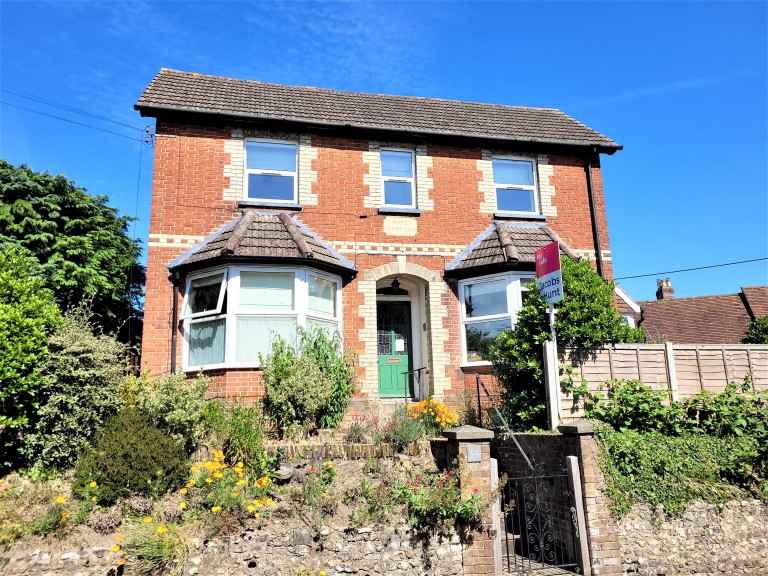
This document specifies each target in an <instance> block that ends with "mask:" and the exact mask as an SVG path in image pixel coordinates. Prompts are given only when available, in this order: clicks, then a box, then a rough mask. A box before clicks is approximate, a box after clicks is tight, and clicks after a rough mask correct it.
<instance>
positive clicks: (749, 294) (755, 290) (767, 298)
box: [741, 286, 768, 318]
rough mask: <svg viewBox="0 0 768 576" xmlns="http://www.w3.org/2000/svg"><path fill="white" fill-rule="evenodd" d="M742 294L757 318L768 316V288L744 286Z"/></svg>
mask: <svg viewBox="0 0 768 576" xmlns="http://www.w3.org/2000/svg"><path fill="white" fill-rule="evenodd" d="M741 292H742V294H744V298H745V300H746V301H747V306H749V309H750V311H751V312H752V315H753V316H754V317H755V318H759V317H760V316H765V315H766V314H768V286H742V287H741Z"/></svg>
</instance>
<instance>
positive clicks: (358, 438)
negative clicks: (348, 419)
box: [344, 420, 371, 444]
mask: <svg viewBox="0 0 768 576" xmlns="http://www.w3.org/2000/svg"><path fill="white" fill-rule="evenodd" d="M370 432H371V427H370V425H369V424H368V422H366V421H365V420H355V421H354V422H352V423H351V424H350V425H349V428H348V429H347V432H346V434H344V441H345V442H347V443H349V444H362V443H364V442H366V441H367V440H368V435H369V434H370Z"/></svg>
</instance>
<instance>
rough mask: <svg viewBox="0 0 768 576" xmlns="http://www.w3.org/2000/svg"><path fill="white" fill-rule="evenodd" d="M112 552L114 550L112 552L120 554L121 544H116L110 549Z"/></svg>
mask: <svg viewBox="0 0 768 576" xmlns="http://www.w3.org/2000/svg"><path fill="white" fill-rule="evenodd" d="M110 550H112V552H120V545H119V544H115V545H114V546H112V547H111V548H110Z"/></svg>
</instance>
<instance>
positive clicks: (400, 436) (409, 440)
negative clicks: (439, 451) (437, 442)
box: [376, 406, 427, 452]
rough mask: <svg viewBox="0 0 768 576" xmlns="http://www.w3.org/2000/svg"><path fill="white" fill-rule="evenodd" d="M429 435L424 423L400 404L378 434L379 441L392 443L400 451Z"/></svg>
mask: <svg viewBox="0 0 768 576" xmlns="http://www.w3.org/2000/svg"><path fill="white" fill-rule="evenodd" d="M426 435H427V432H426V430H425V429H424V424H422V423H421V422H419V421H418V420H414V419H413V418H411V417H410V415H409V414H408V412H407V411H406V409H405V408H404V407H403V406H398V408H397V409H395V411H394V412H393V413H392V417H391V418H390V419H389V420H388V421H387V423H386V424H384V426H383V427H382V429H381V430H380V431H379V432H378V434H377V438H376V440H377V441H380V442H384V443H386V444H392V446H394V447H395V450H397V451H398V452H403V451H405V449H406V448H408V446H410V445H411V444H414V443H416V442H418V441H419V440H422V439H423V438H425V437H426Z"/></svg>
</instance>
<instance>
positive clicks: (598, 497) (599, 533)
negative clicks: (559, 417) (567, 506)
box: [557, 420, 622, 576]
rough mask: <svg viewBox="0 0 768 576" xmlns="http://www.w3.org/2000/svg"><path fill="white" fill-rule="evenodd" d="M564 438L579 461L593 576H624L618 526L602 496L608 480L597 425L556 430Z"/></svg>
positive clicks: (579, 423)
mask: <svg viewBox="0 0 768 576" xmlns="http://www.w3.org/2000/svg"><path fill="white" fill-rule="evenodd" d="M557 429H558V430H559V431H560V432H561V433H562V434H563V436H565V440H566V445H567V446H569V449H570V450H572V452H575V453H576V455H577V456H578V458H579V465H580V467H581V485H582V492H583V497H582V499H583V502H584V516H585V519H586V524H587V535H588V537H589V555H590V558H591V564H592V574H593V576H621V574H622V566H621V550H620V548H619V536H618V532H617V528H616V524H615V523H614V521H613V518H612V517H611V513H610V511H609V510H608V503H609V499H608V497H607V496H606V495H605V494H604V493H603V491H604V489H605V485H606V484H605V477H604V476H603V471H602V470H600V462H599V460H598V456H599V454H598V448H597V442H595V436H594V430H595V425H594V424H593V423H592V422H589V421H587V420H576V421H575V422H571V423H569V424H564V425H562V426H558V428H557Z"/></svg>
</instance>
